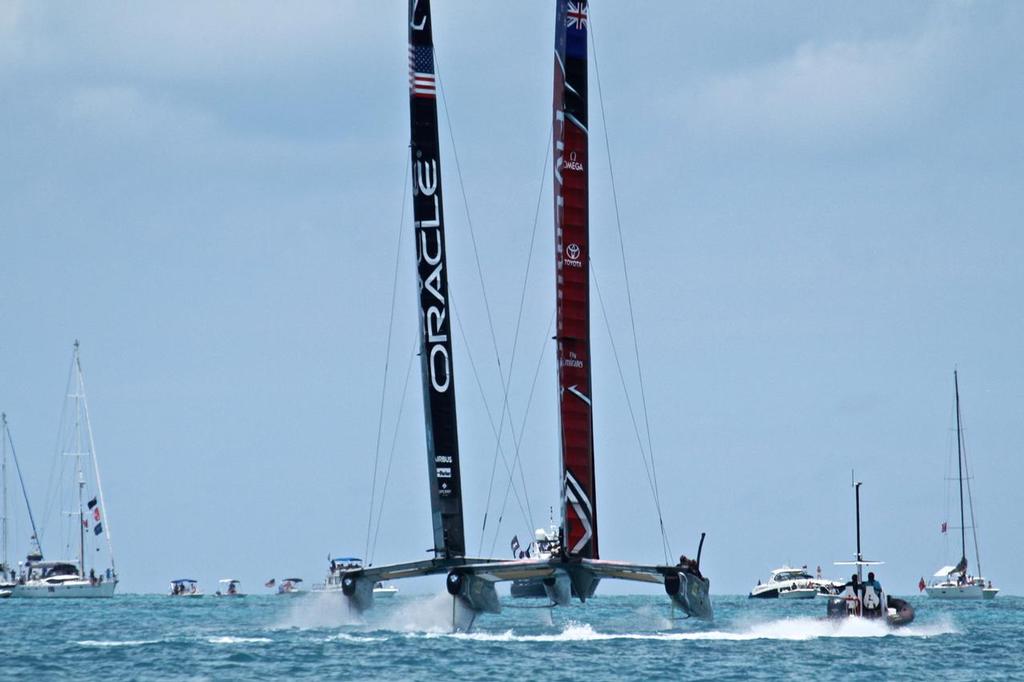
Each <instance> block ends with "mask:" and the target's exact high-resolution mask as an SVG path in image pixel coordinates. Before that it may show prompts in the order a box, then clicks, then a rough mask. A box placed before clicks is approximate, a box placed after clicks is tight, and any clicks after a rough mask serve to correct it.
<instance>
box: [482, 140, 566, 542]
mask: <svg viewBox="0 0 1024 682" xmlns="http://www.w3.org/2000/svg"><path fill="white" fill-rule="evenodd" d="M552 133H553V131H552V127H551V126H548V138H547V141H545V143H544V163H543V165H542V166H541V172H540V185H539V187H538V190H537V202H536V206H535V208H534V211H533V227H532V229H531V231H530V247H529V249H527V251H526V271H525V272H524V273H523V288H522V290H521V291H520V293H519V311H518V313H517V314H516V327H515V333H514V334H513V336H512V356H511V358H510V359H509V364H508V380H507V381H506V382H505V391H504V394H505V395H504V397H503V398H502V402H503V406H502V416H504V412H505V410H509V411H510V419H511V410H510V408H509V407H508V393H509V389H510V388H511V386H512V369H513V367H514V366H515V361H516V352H517V350H518V348H519V332H520V330H521V328H522V322H523V311H524V310H525V308H526V291H527V285H528V284H529V281H530V268H531V265H532V263H533V250H534V245H535V243H536V241H537V225H538V224H539V222H540V206H541V201H542V199H543V196H544V182H545V180H547V176H548V160H549V159H550V158H551V135H552ZM548 336H550V329H549V331H548ZM544 345H545V346H546V345H547V342H546V341H545V344H544ZM510 424H511V422H510ZM519 433H520V434H522V429H520V431H519ZM513 442H515V433H514V432H513ZM515 447H516V453H517V455H518V452H519V446H518V444H516V445H515ZM497 468H498V453H497V451H495V453H494V460H493V462H492V464H491V478H490V481H489V482H488V484H487V504H486V505H485V506H484V510H485V513H484V523H483V528H481V530H480V551H481V552H482V551H483V545H484V534H485V533H486V531H487V513H486V512H487V510H490V508H491V495H492V492H493V490H494V475H495V472H496V470H497ZM519 472H520V477H521V478H523V488H524V489H526V481H525V475H524V474H523V469H522V466H520V468H519ZM506 495H507V493H506ZM530 512H531V513H530V525H531V526H532V525H534V524H533V513H532V510H530Z"/></svg>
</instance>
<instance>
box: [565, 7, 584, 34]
mask: <svg viewBox="0 0 1024 682" xmlns="http://www.w3.org/2000/svg"><path fill="white" fill-rule="evenodd" d="M565 25H566V26H567V27H568V28H574V29H576V30H577V31H580V30H583V29H585V28H586V27H587V5H586V3H585V2H570V3H569V10H568V11H567V12H566V13H565Z"/></svg>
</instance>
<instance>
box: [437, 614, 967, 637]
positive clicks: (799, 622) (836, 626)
mask: <svg viewBox="0 0 1024 682" xmlns="http://www.w3.org/2000/svg"><path fill="white" fill-rule="evenodd" d="M956 632H957V630H956V628H955V627H954V626H953V624H952V623H951V622H949V621H945V622H937V623H929V624H922V625H916V626H908V627H902V628H898V629H895V630H894V629H890V628H889V627H887V626H886V625H885V624H884V623H880V622H877V621H868V620H861V619H849V620H844V621H840V622H833V621H828V620H825V619H819V618H787V619H782V620H773V621H768V622H766V623H758V624H754V625H748V626H745V627H742V628H739V629H736V630H706V631H697V632H650V633H616V632H597V631H595V630H594V628H593V627H592V626H591V625H589V624H587V623H575V622H573V623H569V624H568V625H567V626H566V627H565V628H564V629H563V630H562V632H559V633H552V634H538V635H517V634H515V632H514V631H513V630H506V631H504V632H470V633H452V634H450V635H445V636H450V637H455V638H457V639H466V640H475V641H484V642H586V641H606V640H652V641H665V642H672V641H687V640H692V641H740V642H741V641H751V640H765V639H768V640H784V641H785V640H788V641H805V640H810V639H818V638H823V637H832V638H852V637H888V636H896V637H934V636H937V635H945V634H954V633H956ZM424 636H428V637H429V636H434V637H436V636H440V635H431V634H426V635H424Z"/></svg>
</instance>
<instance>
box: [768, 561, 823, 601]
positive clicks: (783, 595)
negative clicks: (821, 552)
mask: <svg viewBox="0 0 1024 682" xmlns="http://www.w3.org/2000/svg"><path fill="white" fill-rule="evenodd" d="M842 587H843V583H841V582H837V581H835V580H828V579H825V578H822V577H820V575H819V576H818V577H815V576H812V575H811V574H810V573H808V572H807V569H806V567H805V568H792V567H789V566H783V567H781V568H776V569H775V570H774V571H772V572H771V575H770V576H769V578H768V581H767V582H764V583H762V582H760V581H758V583H757V585H755V586H754V589H752V590H751V591H750V594H749V595H748V596H749V597H750V598H751V599H814V597H816V596H817V595H818V594H836V593H837V592H838V591H839V590H840V589H842Z"/></svg>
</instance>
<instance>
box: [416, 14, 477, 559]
mask: <svg viewBox="0 0 1024 682" xmlns="http://www.w3.org/2000/svg"><path fill="white" fill-rule="evenodd" d="M432 33H433V32H432V26H431V17H430V0H409V116H410V124H411V135H410V145H409V147H410V152H411V154H412V203H413V218H414V220H415V228H416V229H415V232H416V268H417V271H418V273H419V282H420V295H419V298H420V358H421V361H422V370H423V405H424V411H425V412H426V431H427V467H428V471H429V474H430V510H431V513H432V517H433V527H434V552H435V555H437V556H443V557H446V558H452V557H461V556H463V555H465V553H466V542H465V535H464V533H463V523H462V490H461V480H460V475H459V434H458V429H457V425H456V419H455V376H454V372H453V369H452V340H451V317H450V311H449V309H448V302H449V296H448V259H447V256H446V249H445V240H444V210H443V209H444V207H443V204H442V201H441V159H440V154H439V150H438V139H437V138H438V134H437V90H436V74H435V69H434V42H433V35H432Z"/></svg>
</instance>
